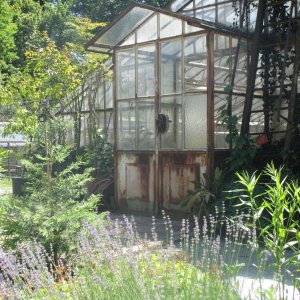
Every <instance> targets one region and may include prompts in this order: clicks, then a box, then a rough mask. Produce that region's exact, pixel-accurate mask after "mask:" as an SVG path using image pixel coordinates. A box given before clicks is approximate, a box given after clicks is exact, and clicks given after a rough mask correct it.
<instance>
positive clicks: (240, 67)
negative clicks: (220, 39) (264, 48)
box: [232, 39, 247, 91]
mask: <svg viewBox="0 0 300 300" xmlns="http://www.w3.org/2000/svg"><path fill="white" fill-rule="evenodd" d="M232 41H233V43H236V39H233V40H232ZM232 52H233V61H235V56H236V48H235V47H234V48H232ZM246 85H247V44H246V42H245V41H244V40H242V41H240V49H239V54H238V62H237V68H236V72H235V79H234V88H235V89H237V90H244V91H245V90H246Z"/></svg>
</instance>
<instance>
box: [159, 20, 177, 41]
mask: <svg viewBox="0 0 300 300" xmlns="http://www.w3.org/2000/svg"><path fill="white" fill-rule="evenodd" d="M181 34H182V21H181V20H179V19H175V18H172V17H170V16H167V15H163V14H160V38H167V37H171V36H176V35H181Z"/></svg>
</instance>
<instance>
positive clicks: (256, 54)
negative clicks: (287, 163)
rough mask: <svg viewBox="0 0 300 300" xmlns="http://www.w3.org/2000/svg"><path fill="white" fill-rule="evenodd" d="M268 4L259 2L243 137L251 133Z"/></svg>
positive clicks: (264, 0)
mask: <svg viewBox="0 0 300 300" xmlns="http://www.w3.org/2000/svg"><path fill="white" fill-rule="evenodd" d="M266 4H267V0H259V3H258V10H257V19H256V25H255V35H254V39H253V45H252V51H251V61H250V67H249V75H248V79H247V89H246V98H245V106H244V111H243V119H242V127H241V135H247V134H248V133H249V123H250V115H251V108H252V102H253V93H254V89H255V80H256V70H257V63H258V57H259V47H260V42H261V36H262V27H263V22H264V16H265V10H266Z"/></svg>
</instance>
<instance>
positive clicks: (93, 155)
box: [88, 129, 114, 176]
mask: <svg viewBox="0 0 300 300" xmlns="http://www.w3.org/2000/svg"><path fill="white" fill-rule="evenodd" d="M88 154H89V155H88V157H89V158H88V164H89V165H91V166H93V168H94V169H95V176H103V175H105V174H107V173H110V172H112V170H113V165H114V162H113V146H112V144H111V143H109V142H108V141H107V136H106V134H105V133H104V132H103V130H101V129H100V130H98V131H97V132H96V138H95V142H94V143H93V145H91V146H90V149H89V151H88Z"/></svg>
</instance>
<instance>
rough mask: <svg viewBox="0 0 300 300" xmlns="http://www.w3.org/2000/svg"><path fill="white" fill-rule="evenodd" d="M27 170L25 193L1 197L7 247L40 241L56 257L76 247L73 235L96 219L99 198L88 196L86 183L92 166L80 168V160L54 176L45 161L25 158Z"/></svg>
mask: <svg viewBox="0 0 300 300" xmlns="http://www.w3.org/2000/svg"><path fill="white" fill-rule="evenodd" d="M23 164H24V166H25V167H26V170H27V177H26V181H27V183H26V188H25V196H23V197H13V196H6V197H3V198H2V199H1V204H0V207H1V208H0V220H1V232H2V236H3V238H4V241H3V243H4V246H5V247H10V248H11V247H12V248H14V247H15V246H16V244H17V243H21V242H26V241H29V240H37V241H38V242H40V243H41V244H42V245H44V246H45V248H46V249H47V250H48V251H50V250H51V251H53V253H54V255H55V257H56V258H59V257H60V256H61V255H63V254H64V255H66V254H69V253H70V252H71V251H72V250H74V249H75V246H76V245H75V244H74V241H73V236H74V235H76V234H77V233H78V231H79V230H80V228H81V226H82V223H83V222H84V221H85V220H88V221H89V222H95V221H96V218H97V215H96V214H95V208H96V206H97V205H98V204H99V197H97V196H94V195H93V196H91V197H90V198H88V199H87V200H85V201H79V200H81V199H82V197H83V196H84V195H85V192H86V190H85V184H86V183H87V182H89V181H90V180H91V177H90V173H91V169H86V171H85V172H84V173H83V174H78V173H76V171H77V170H78V168H79V167H80V166H81V165H82V164H83V162H82V161H80V160H78V161H76V162H74V163H73V164H71V165H70V166H69V167H67V168H66V169H64V170H63V171H61V172H59V173H57V174H56V176H55V177H53V178H52V181H51V184H50V183H49V181H48V177H47V175H46V173H45V171H44V163H31V162H29V161H26V162H25V161H23Z"/></svg>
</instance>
